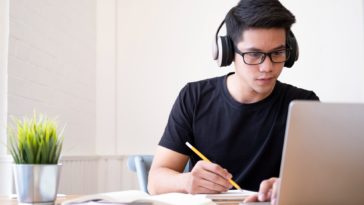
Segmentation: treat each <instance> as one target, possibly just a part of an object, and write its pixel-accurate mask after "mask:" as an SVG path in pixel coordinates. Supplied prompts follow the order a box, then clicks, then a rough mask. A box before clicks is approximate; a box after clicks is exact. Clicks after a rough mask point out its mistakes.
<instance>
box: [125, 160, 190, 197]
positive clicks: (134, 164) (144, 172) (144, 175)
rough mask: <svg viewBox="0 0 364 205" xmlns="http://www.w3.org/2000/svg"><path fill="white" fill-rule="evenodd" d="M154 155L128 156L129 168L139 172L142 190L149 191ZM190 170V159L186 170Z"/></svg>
mask: <svg viewBox="0 0 364 205" xmlns="http://www.w3.org/2000/svg"><path fill="white" fill-rule="evenodd" d="M152 161H153V156H152V155H131V156H129V157H128V169H129V170H130V171H133V172H135V173H136V174H137V177H138V183H139V188H140V190H141V191H144V192H146V193H148V190H147V186H148V174H149V170H150V166H151V165H152ZM189 170H190V161H188V163H187V165H186V167H185V169H184V172H188V171H189Z"/></svg>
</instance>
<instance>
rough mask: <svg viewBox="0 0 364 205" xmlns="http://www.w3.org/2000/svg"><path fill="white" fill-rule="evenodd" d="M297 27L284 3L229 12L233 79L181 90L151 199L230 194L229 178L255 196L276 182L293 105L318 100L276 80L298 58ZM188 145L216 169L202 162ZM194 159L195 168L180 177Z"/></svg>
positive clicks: (243, 5)
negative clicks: (294, 31) (155, 196)
mask: <svg viewBox="0 0 364 205" xmlns="http://www.w3.org/2000/svg"><path fill="white" fill-rule="evenodd" d="M294 22H295V17H294V16H293V15H292V13H291V12H290V11H288V10H287V9H286V8H285V7H284V6H283V5H282V4H281V3H280V2H279V1H278V0H241V1H240V2H239V3H238V5H237V6H235V7H233V8H232V9H231V10H230V11H229V13H228V14H227V15H226V17H225V24H226V27H227V35H228V37H229V39H231V44H232V46H231V47H232V48H233V50H232V53H233V59H232V60H233V62H234V68H235V72H233V73H229V74H227V75H226V76H222V77H216V78H212V79H206V80H202V81H198V82H192V83H188V84H187V85H186V86H185V87H184V88H183V89H182V90H181V92H180V94H179V96H178V98H177V100H176V102H175V104H174V106H173V108H172V111H171V113H170V116H169V120H168V124H167V126H166V129H165V131H164V134H163V136H162V138H161V140H160V142H159V146H158V148H157V151H156V153H155V156H154V161H153V164H152V167H151V170H150V173H149V184H148V190H149V192H150V193H151V194H159V193H165V192H184V193H193V194H195V193H218V192H223V191H227V190H228V189H230V188H232V185H231V184H230V183H229V181H228V180H229V179H233V180H234V181H235V182H237V183H238V184H239V185H240V186H241V187H242V188H243V189H248V190H255V191H257V190H258V189H259V186H260V183H261V182H262V181H263V180H265V179H269V178H271V177H278V175H279V169H280V163H281V155H282V148H283V141H284V132H285V125H286V120H287V112H288V105H289V103H290V102H291V101H292V100H295V99H303V100H318V97H317V96H316V95H315V93H314V92H312V91H307V90H303V89H300V88H297V87H294V86H291V85H288V84H284V83H281V82H279V81H278V80H277V79H278V77H279V75H280V73H281V71H282V69H283V67H284V66H287V67H290V65H286V64H285V63H287V61H288V60H291V59H292V58H294V60H296V57H298V56H292V55H298V51H297V50H294V49H295V48H292V46H293V45H290V44H291V41H289V40H292V39H288V38H292V35H293V34H292V33H291V32H290V28H291V25H292V24H293V23H294ZM296 49H297V48H296ZM294 60H293V62H294ZM187 141H188V142H189V143H191V144H192V145H193V146H194V147H196V148H197V149H198V150H200V151H201V152H202V153H203V154H204V155H205V156H206V157H207V158H209V159H210V160H211V161H213V163H209V162H205V161H201V160H200V158H199V157H198V156H197V155H195V154H194V153H193V152H192V151H191V150H190V149H189V148H188V147H187V146H186V145H185V143H186V142H187ZM188 160H190V162H191V163H192V165H193V168H192V170H191V172H188V173H182V171H183V169H184V167H185V165H186V163H187V161H188ZM267 181H268V182H270V181H269V180H266V181H264V183H263V185H264V184H267V183H266V182H267ZM271 181H272V183H270V184H269V186H268V187H267V188H264V190H269V189H270V188H272V186H273V182H274V181H276V179H274V178H273V179H271ZM265 192H267V191H265ZM269 197H270V196H268V195H267V197H265V196H263V197H262V196H260V199H264V200H266V198H269ZM257 198H258V197H257ZM260 199H256V200H260ZM251 200H254V199H253V198H252V199H251Z"/></svg>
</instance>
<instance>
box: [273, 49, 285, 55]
mask: <svg viewBox="0 0 364 205" xmlns="http://www.w3.org/2000/svg"><path fill="white" fill-rule="evenodd" d="M272 55H274V56H282V55H286V50H280V51H273V52H272Z"/></svg>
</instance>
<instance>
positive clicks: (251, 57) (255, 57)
mask: <svg viewBox="0 0 364 205" xmlns="http://www.w3.org/2000/svg"><path fill="white" fill-rule="evenodd" d="M234 47H235V46H234ZM234 50H235V52H236V53H237V54H239V55H241V56H242V57H243V61H244V63H245V64H247V65H258V64H261V63H263V62H264V60H265V58H266V57H267V56H269V58H270V60H271V61H272V62H273V63H283V62H286V61H287V60H288V59H289V55H290V49H288V48H285V49H280V50H276V51H272V52H269V53H264V52H258V51H252V52H244V53H243V52H241V51H239V50H238V48H236V47H235V49H234Z"/></svg>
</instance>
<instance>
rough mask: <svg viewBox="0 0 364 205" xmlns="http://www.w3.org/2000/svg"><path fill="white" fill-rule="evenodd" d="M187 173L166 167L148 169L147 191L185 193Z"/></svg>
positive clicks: (154, 192) (152, 192) (153, 192)
mask: <svg viewBox="0 0 364 205" xmlns="http://www.w3.org/2000/svg"><path fill="white" fill-rule="evenodd" d="M188 174H189V173H179V172H176V171H174V170H172V169H168V168H157V169H153V170H150V172H149V178H148V191H149V193H150V194H152V195H153V194H162V193H167V192H182V193H186V182H187V180H188V179H187V178H188Z"/></svg>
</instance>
